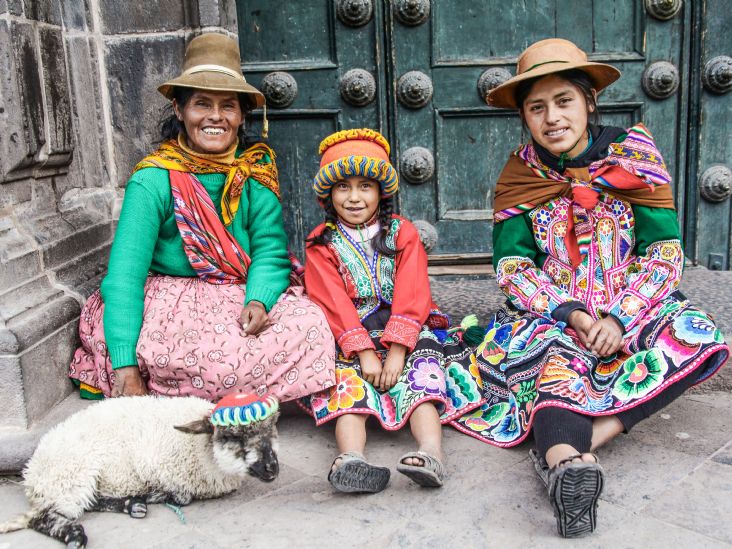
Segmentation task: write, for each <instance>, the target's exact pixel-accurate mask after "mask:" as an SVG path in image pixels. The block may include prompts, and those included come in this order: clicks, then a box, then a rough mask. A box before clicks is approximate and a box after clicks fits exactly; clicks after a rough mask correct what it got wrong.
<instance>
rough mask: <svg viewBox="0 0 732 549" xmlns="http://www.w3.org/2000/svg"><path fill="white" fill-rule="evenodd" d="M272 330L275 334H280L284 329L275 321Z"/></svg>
mask: <svg viewBox="0 0 732 549" xmlns="http://www.w3.org/2000/svg"><path fill="white" fill-rule="evenodd" d="M272 331H273V332H274V333H276V334H281V333H282V332H284V331H285V327H284V326H283V325H282V324H280V323H279V322H275V323H274V324H272Z"/></svg>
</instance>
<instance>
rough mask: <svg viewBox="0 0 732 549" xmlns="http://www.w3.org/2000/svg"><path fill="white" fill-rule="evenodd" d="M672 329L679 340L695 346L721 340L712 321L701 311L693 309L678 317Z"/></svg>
mask: <svg viewBox="0 0 732 549" xmlns="http://www.w3.org/2000/svg"><path fill="white" fill-rule="evenodd" d="M671 328H672V331H673V335H674V336H675V337H676V338H677V339H679V340H681V341H682V342H685V343H687V344H689V345H693V346H696V345H699V344H703V343H713V342H715V341H717V340H718V339H721V337H719V336H718V335H717V327H716V326H715V325H714V323H713V322H712V321H711V319H710V318H709V317H708V316H706V315H705V314H704V313H702V312H701V311H695V310H693V309H687V310H686V311H684V312H683V313H681V314H680V315H679V316H678V317H676V319H675V320H674V322H673V324H672V326H671Z"/></svg>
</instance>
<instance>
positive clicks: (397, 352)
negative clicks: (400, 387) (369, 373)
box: [377, 343, 407, 391]
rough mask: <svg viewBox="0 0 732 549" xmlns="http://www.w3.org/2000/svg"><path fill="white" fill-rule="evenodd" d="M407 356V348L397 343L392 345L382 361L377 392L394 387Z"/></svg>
mask: <svg viewBox="0 0 732 549" xmlns="http://www.w3.org/2000/svg"><path fill="white" fill-rule="evenodd" d="M406 356H407V348H406V347H405V346H404V345H401V344H399V343H392V344H391V348H390V349H389V353H388V354H387V355H386V360H384V367H383V368H382V370H381V376H380V377H379V379H378V381H377V384H378V387H377V388H378V389H379V391H387V390H389V389H391V388H392V387H394V385H396V382H397V380H398V379H399V376H400V375H402V372H403V371H404V359H405V357H406Z"/></svg>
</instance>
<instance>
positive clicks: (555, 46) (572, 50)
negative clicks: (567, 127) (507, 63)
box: [486, 38, 620, 109]
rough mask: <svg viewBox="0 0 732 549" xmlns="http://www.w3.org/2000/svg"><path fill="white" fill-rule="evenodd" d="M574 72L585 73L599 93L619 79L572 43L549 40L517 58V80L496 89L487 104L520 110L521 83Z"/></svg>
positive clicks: (617, 74)
mask: <svg viewBox="0 0 732 549" xmlns="http://www.w3.org/2000/svg"><path fill="white" fill-rule="evenodd" d="M571 69H579V70H581V71H582V72H584V73H586V74H587V76H589V77H590V80H592V87H593V88H595V90H597V91H598V93H599V92H600V91H601V90H603V89H605V88H606V87H608V86H609V85H610V84H612V83H613V82H615V81H616V80H617V79H618V78H620V71H619V70H618V69H616V68H615V67H613V66H612V65H607V64H605V63H593V62H591V61H588V60H587V54H586V53H585V52H583V51H582V50H581V49H579V48H578V47H577V46H575V45H574V44H573V43H572V42H570V41H569V40H564V39H562V38H549V39H547V40H540V41H539V42H535V43H533V44H531V45H530V46H529V47H528V48H526V49H525V50H524V51H523V53H522V54H521V55H520V56H519V58H518V63H517V64H516V76H514V77H513V78H510V79H508V80H506V81H505V82H504V83H503V84H501V85H500V86H497V87H495V88H493V89H492V90H491V91H490V92H489V93H488V97H486V101H487V102H488V104H489V105H491V106H493V107H503V108H514V109H517V108H518V105H517V104H516V87H517V86H518V85H519V84H520V83H521V82H523V81H525V80H529V79H531V78H536V77H539V76H546V75H548V74H554V73H557V72H562V71H568V70H571Z"/></svg>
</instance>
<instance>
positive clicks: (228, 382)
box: [221, 374, 239, 389]
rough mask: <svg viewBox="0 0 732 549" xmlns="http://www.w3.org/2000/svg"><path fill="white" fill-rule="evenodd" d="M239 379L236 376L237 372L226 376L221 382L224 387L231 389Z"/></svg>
mask: <svg viewBox="0 0 732 549" xmlns="http://www.w3.org/2000/svg"><path fill="white" fill-rule="evenodd" d="M237 379H239V378H237V377H236V374H229V375H228V376H226V377H225V378H224V379H222V380H221V383H222V385H223V386H224V387H226V388H227V389H229V388H230V387H233V386H234V385H236V381H237Z"/></svg>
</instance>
